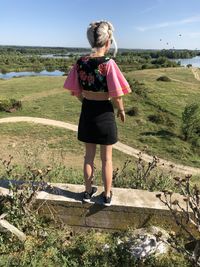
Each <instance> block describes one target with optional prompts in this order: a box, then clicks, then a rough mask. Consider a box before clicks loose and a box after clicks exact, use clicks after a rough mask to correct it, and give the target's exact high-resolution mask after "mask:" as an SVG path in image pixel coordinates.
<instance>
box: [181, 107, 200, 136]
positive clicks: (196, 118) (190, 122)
mask: <svg viewBox="0 0 200 267" xmlns="http://www.w3.org/2000/svg"><path fill="white" fill-rule="evenodd" d="M182 133H183V136H184V140H186V141H187V140H189V141H191V140H197V139H198V138H199V137H200V105H199V104H197V103H192V104H190V105H187V106H186V107H185V109H184V111H183V113H182Z"/></svg>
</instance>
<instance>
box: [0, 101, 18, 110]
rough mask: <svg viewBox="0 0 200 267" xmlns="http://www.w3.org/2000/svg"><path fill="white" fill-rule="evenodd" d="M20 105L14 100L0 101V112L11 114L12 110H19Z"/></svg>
mask: <svg viewBox="0 0 200 267" xmlns="http://www.w3.org/2000/svg"><path fill="white" fill-rule="evenodd" d="M21 108H22V103H21V101H19V100H15V99H0V111H6V112H11V110H12V109H16V110H17V109H21Z"/></svg>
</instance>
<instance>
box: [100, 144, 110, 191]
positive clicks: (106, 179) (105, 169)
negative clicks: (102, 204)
mask: <svg viewBox="0 0 200 267" xmlns="http://www.w3.org/2000/svg"><path fill="white" fill-rule="evenodd" d="M100 150H101V161H102V179H103V183H104V188H105V196H110V191H111V187H112V177H113V166H112V145H100Z"/></svg>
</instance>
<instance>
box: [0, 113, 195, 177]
mask: <svg viewBox="0 0 200 267" xmlns="http://www.w3.org/2000/svg"><path fill="white" fill-rule="evenodd" d="M12 122H32V123H38V124H43V125H50V126H56V127H61V128H65V129H68V130H72V131H77V130H78V126H77V125H74V124H71V123H66V122H62V121H56V120H50V119H44V118H35V117H9V118H3V119H0V123H12ZM113 148H115V149H117V150H119V151H121V152H123V153H125V154H127V155H131V156H133V157H135V158H138V157H139V153H140V150H138V149H135V148H133V147H130V146H127V145H124V144H122V143H121V142H117V143H116V144H115V145H113ZM142 158H143V160H144V161H146V162H149V161H152V156H149V155H147V154H144V153H143V154H142ZM158 166H160V167H162V168H164V169H168V170H169V169H171V166H173V171H174V172H177V173H181V174H193V175H197V174H200V169H199V168H194V167H189V166H184V165H181V164H174V163H173V162H172V161H167V160H164V159H160V158H159V164H158Z"/></svg>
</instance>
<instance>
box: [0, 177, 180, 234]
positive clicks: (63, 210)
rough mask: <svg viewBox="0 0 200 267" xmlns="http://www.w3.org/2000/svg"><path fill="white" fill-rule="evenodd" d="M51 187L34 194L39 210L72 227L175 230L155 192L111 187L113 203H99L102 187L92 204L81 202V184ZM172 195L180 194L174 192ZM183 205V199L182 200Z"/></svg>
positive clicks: (0, 191)
mask: <svg viewBox="0 0 200 267" xmlns="http://www.w3.org/2000/svg"><path fill="white" fill-rule="evenodd" d="M51 185H52V189H51V190H48V192H47V191H41V192H39V193H38V194H37V199H36V206H37V207H39V213H40V214H42V215H45V216H50V217H52V216H55V217H57V219H58V220H62V221H63V223H66V224H67V225H70V226H73V227H78V228H82V227H86V228H88V227H90V228H91V227H92V228H98V229H107V230H125V229H127V228H128V227H129V228H141V227H145V226H149V225H157V226H160V227H163V228H164V229H166V230H174V231H176V230H177V225H176V223H175V222H174V220H173V218H172V216H171V213H170V211H169V210H168V208H167V207H166V206H165V205H164V204H163V203H162V202H161V201H160V200H159V199H158V198H156V196H155V195H156V192H148V191H144V190H135V189H124V188H113V201H112V206H110V207H105V206H103V205H102V198H101V193H102V192H103V188H102V187H100V186H99V187H98V191H97V194H96V195H95V196H94V197H93V199H92V203H83V202H82V196H83V192H84V186H83V185H74V184H61V183H52V184H51ZM8 188H9V187H8V181H0V195H6V194H9V189H8ZM174 198H178V199H179V201H180V202H181V199H180V196H179V195H178V194H174ZM182 203H183V205H184V202H182Z"/></svg>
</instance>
